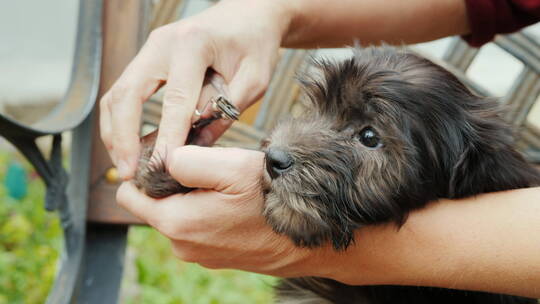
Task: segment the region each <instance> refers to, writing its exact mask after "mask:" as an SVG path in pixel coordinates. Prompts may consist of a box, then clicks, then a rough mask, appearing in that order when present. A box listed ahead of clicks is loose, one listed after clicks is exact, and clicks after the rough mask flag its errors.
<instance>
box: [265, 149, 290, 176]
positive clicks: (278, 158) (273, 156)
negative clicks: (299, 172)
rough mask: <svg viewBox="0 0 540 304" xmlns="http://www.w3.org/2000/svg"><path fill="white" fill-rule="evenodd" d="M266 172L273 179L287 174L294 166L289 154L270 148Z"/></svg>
mask: <svg viewBox="0 0 540 304" xmlns="http://www.w3.org/2000/svg"><path fill="white" fill-rule="evenodd" d="M265 160H266V171H267V172H268V174H269V175H270V177H271V178H272V179H274V178H277V177H279V176H281V175H282V174H283V173H285V172H287V171H288V170H289V169H291V167H292V166H293V164H294V160H293V158H292V157H291V155H290V154H289V153H287V152H286V151H283V150H281V149H278V148H270V149H268V150H267V151H266V156H265Z"/></svg>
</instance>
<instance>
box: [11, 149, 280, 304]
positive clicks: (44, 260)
mask: <svg viewBox="0 0 540 304" xmlns="http://www.w3.org/2000/svg"><path fill="white" fill-rule="evenodd" d="M13 157H14V156H13V154H8V153H6V152H2V151H0V304H7V303H9V304H12V303H15V304H17V303H29V304H33V303H43V302H44V301H45V299H46V297H47V294H48V292H49V289H50V288H51V287H52V283H53V281H54V277H55V274H56V271H57V260H58V257H59V253H60V252H61V248H62V229H61V227H60V223H59V220H58V217H57V216H56V214H55V213H48V212H46V211H45V209H44V208H43V198H44V185H43V183H42V182H41V181H40V180H39V179H38V178H36V177H35V174H34V173H32V174H30V175H31V176H34V177H33V178H32V177H31V178H30V179H29V180H30V182H29V184H28V195H27V196H26V197H24V198H23V199H22V200H21V201H18V200H15V199H13V198H10V197H9V196H8V195H7V192H6V189H5V187H4V176H5V173H6V168H7V166H8V164H9V162H10V161H11V160H12V159H13ZM19 160H20V159H19ZM24 166H25V168H26V169H27V170H28V172H32V169H31V168H30V167H29V165H28V164H27V163H24ZM128 244H129V245H128V254H127V256H128V259H127V265H126V270H125V274H124V282H123V285H122V298H121V302H122V303H130V304H131V303H156V304H157V303H159V304H162V303H163V304H169V303H170V304H173V303H178V304H188V303H189V304H232V303H234V304H243V303H246V304H267V303H271V302H272V285H274V284H275V282H276V279H275V278H272V277H268V276H262V275H257V274H252V273H247V272H241V271H233V270H207V269H204V268H202V267H200V266H198V265H197V264H188V263H183V262H181V261H179V260H177V259H176V258H175V257H174V256H173V254H172V251H171V249H170V245H169V241H168V240H167V239H166V238H164V237H163V236H161V235H160V234H159V233H157V232H156V231H155V230H153V229H151V228H148V227H133V228H132V229H131V230H130V233H129V240H128ZM96 292H99V291H96Z"/></svg>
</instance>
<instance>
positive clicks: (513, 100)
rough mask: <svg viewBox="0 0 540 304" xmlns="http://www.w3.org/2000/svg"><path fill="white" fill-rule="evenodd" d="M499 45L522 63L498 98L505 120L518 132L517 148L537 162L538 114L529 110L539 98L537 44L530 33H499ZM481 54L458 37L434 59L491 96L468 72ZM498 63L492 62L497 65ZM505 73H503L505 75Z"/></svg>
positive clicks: (539, 144) (539, 142) (539, 150)
mask: <svg viewBox="0 0 540 304" xmlns="http://www.w3.org/2000/svg"><path fill="white" fill-rule="evenodd" d="M493 44H494V45H496V46H497V47H498V48H500V49H501V50H503V51H504V52H505V53H507V54H508V55H510V56H512V57H513V58H515V59H516V60H517V61H519V62H521V63H522V68H521V70H520V71H519V74H518V76H517V77H515V78H514V79H512V77H511V75H507V78H508V79H507V81H508V82H510V86H509V87H510V89H509V90H507V92H506V93H505V94H504V95H503V96H496V97H500V101H501V102H502V103H503V104H504V105H505V107H506V110H507V112H506V117H505V118H506V119H507V121H508V122H509V123H511V124H512V125H513V126H514V127H515V128H516V130H517V131H518V134H519V136H518V142H517V145H518V147H519V148H520V149H521V150H522V151H524V152H525V155H526V156H527V157H529V158H530V160H532V161H534V162H539V163H540V113H535V114H534V115H535V116H533V114H532V113H531V112H532V110H533V108H534V106H535V105H536V104H538V103H539V100H540V98H539V97H540V43H539V41H538V40H536V39H535V38H534V37H532V36H531V35H528V34H526V33H524V32H519V33H515V34H510V35H500V36H498V37H497V38H496V39H495V40H494V42H493ZM480 56H482V52H481V49H476V48H471V47H470V46H468V45H467V44H466V43H465V42H464V41H463V40H461V39H460V38H457V37H455V38H453V40H452V41H451V43H450V46H449V47H448V48H447V50H446V53H445V54H444V56H443V58H442V60H437V59H433V58H432V59H433V60H434V61H436V62H437V63H439V64H441V65H442V66H444V67H445V68H447V69H449V70H451V71H452V72H453V73H454V74H455V75H456V76H457V77H458V78H459V79H460V80H461V81H463V82H464V83H465V84H467V85H468V86H469V87H470V88H471V89H472V90H473V91H474V92H476V93H477V94H480V95H484V96H493V95H494V93H492V92H491V91H490V90H489V89H487V88H485V87H484V86H482V85H481V84H479V83H478V82H477V81H474V80H473V79H471V77H469V75H468V71H469V69H470V68H471V66H472V65H473V64H474V61H475V60H478V59H479V57H480ZM497 64H498V62H493V65H497ZM505 76H506V75H505Z"/></svg>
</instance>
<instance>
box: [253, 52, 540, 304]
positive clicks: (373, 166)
mask: <svg viewBox="0 0 540 304" xmlns="http://www.w3.org/2000/svg"><path fill="white" fill-rule="evenodd" d="M315 65H316V67H317V68H318V69H319V71H320V73H315V75H318V76H311V77H307V78H306V77H304V78H303V79H302V80H301V82H302V83H303V86H304V88H305V91H306V93H307V97H308V100H309V101H310V103H311V108H312V110H311V111H309V112H308V113H306V115H304V116H303V117H302V118H300V119H296V120H289V121H286V122H283V123H281V124H280V125H278V126H277V127H276V128H275V130H274V131H273V132H272V134H271V136H270V139H269V141H268V143H267V144H266V145H265V146H266V147H265V149H266V150H268V151H269V150H272V149H278V150H280V151H284V152H286V153H288V154H289V156H290V157H291V158H292V160H293V165H292V166H291V167H290V169H288V170H287V171H285V172H283V173H282V174H280V175H279V176H277V177H274V178H271V177H270V176H269V175H268V174H267V175H265V176H264V177H263V179H262V184H263V188H264V194H265V208H264V215H265V217H266V219H267V221H268V223H269V224H270V225H271V226H272V227H273V229H274V230H275V231H276V232H278V233H282V234H285V235H287V236H289V237H290V238H291V239H292V240H293V241H294V242H295V244H296V245H298V246H305V247H316V246H320V245H322V244H324V243H326V242H331V243H332V245H333V246H334V248H335V249H336V250H343V249H346V248H347V247H348V246H349V245H350V244H351V243H352V242H353V241H354V231H355V230H356V229H358V228H360V227H362V226H365V225H370V224H377V223H383V222H389V221H393V222H395V223H396V224H397V225H398V227H399V226H400V225H402V224H403V223H404V221H405V220H406V218H407V214H408V213H409V212H410V211H411V210H414V209H418V208H421V207H423V206H425V205H426V204H427V203H428V202H430V201H434V200H436V199H438V198H462V197H467V196H471V195H474V194H478V193H484V192H493V191H500V190H507V189H516V188H524V187H531V186H536V185H540V174H539V172H538V171H537V170H536V169H534V168H533V167H532V166H531V165H529V164H527V162H526V161H525V160H524V159H523V157H522V156H521V155H520V153H518V152H517V151H516V150H515V149H514V145H513V144H514V143H513V135H512V130H511V128H510V127H509V126H508V125H507V124H505V123H504V121H503V120H502V118H501V115H500V111H499V109H498V108H499V106H498V104H497V102H496V101H494V100H491V99H487V98H481V97H478V96H475V95H474V94H472V93H471V92H470V91H469V90H468V89H467V88H466V87H465V86H464V85H463V84H462V83H461V82H460V81H459V80H458V79H457V78H456V77H455V76H454V75H452V74H451V73H449V72H448V71H446V70H445V69H443V68H441V67H440V66H438V65H436V64H434V63H432V62H431V61H429V60H427V59H424V58H421V57H419V56H417V55H414V54H412V53H408V52H405V51H397V50H395V49H393V48H389V47H383V48H368V49H364V50H356V51H355V54H354V56H353V57H352V58H350V59H348V60H345V61H342V62H339V63H333V62H331V61H327V60H322V61H318V62H316V63H315ZM366 127H369V128H371V130H373V131H374V132H375V133H376V134H377V135H378V137H379V138H380V144H379V145H377V146H376V147H374V148H372V147H366V146H365V145H363V144H362V143H361V141H360V140H359V136H360V133H361V132H362V130H364V129H365V128H366ZM267 169H268V168H267ZM277 291H278V298H279V299H280V301H281V302H282V303H411V304H412V303H414V304H421V303H536V301H535V300H532V299H525V298H518V297H513V296H506V295H495V294H489V293H481V292H465V291H457V290H449V289H441V288H420V287H397V286H374V287H354V286H347V285H344V284H340V283H338V282H335V281H331V280H326V279H319V278H298V279H287V280H284V281H283V282H282V284H281V285H280V286H279V287H278V289H277Z"/></svg>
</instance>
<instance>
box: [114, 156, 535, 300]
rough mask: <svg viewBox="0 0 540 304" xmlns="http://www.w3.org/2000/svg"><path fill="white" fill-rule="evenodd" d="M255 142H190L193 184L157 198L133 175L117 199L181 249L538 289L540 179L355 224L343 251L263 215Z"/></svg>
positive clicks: (386, 278) (400, 278)
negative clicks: (298, 240) (395, 218)
mask: <svg viewBox="0 0 540 304" xmlns="http://www.w3.org/2000/svg"><path fill="white" fill-rule="evenodd" d="M263 157H264V156H263V154H262V153H261V152H257V151H248V150H240V149H224V148H201V147H194V146H187V147H182V148H178V149H176V150H175V152H174V153H173V154H172V156H171V163H170V167H169V170H170V172H171V174H172V175H173V176H174V177H175V178H176V179H178V180H179V181H180V182H181V183H182V184H184V185H186V186H193V187H201V188H205V189H207V190H196V191H193V192H190V193H188V194H185V195H182V194H178V195H174V196H171V197H169V198H165V199H162V200H153V199H150V198H148V197H146V196H145V195H143V194H141V193H140V192H138V191H137V189H136V188H135V187H134V186H133V185H132V184H131V183H125V184H123V185H122V187H121V188H120V190H119V192H118V197H117V199H118V202H119V203H120V204H121V205H122V206H124V207H125V208H127V209H128V210H130V211H131V212H132V213H134V214H135V215H137V216H138V217H140V218H141V219H142V220H144V221H146V222H148V223H149V224H150V225H152V226H154V227H155V228H156V229H157V230H159V231H160V232H161V233H163V234H164V235H166V236H167V237H168V238H169V239H171V244H172V248H173V251H174V252H175V254H176V256H177V257H179V258H180V259H183V260H187V261H190V262H197V263H200V264H201V265H203V266H205V267H210V268H235V269H242V270H247V271H253V272H259V273H265V274H271V275H276V276H283V277H294V276H320V277H327V278H332V279H335V280H338V281H341V282H344V283H348V284H354V285H373V284H396V285H423V286H438V287H447V288H457V289H469V290H481V291H492V292H502V293H509V294H516V295H521V296H530V297H540V289H539V288H538V286H540V254H539V252H540V188H530V189H521V190H513V191H507V192H500V193H491V194H484V195H480V196H478V197H474V198H467V199H462V200H441V201H440V202H434V203H432V204H430V205H429V206H428V207H427V208H425V209H422V210H419V211H415V212H413V213H411V215H410V217H409V219H408V220H407V222H406V223H405V225H404V226H403V227H402V228H401V229H400V230H397V228H396V226H395V225H393V224H384V225H378V226H368V227H363V228H361V229H360V230H359V231H358V232H357V233H356V243H355V244H354V245H352V246H351V247H350V248H349V249H348V250H347V251H345V252H336V251H334V250H333V249H332V247H331V246H324V247H322V248H317V249H313V250H310V249H305V248H297V247H295V246H294V245H293V244H292V242H291V241H290V240H289V239H288V238H286V237H284V236H282V235H278V234H275V233H274V232H273V231H272V230H271V229H270V227H269V226H268V225H267V224H266V223H265V220H264V218H263V216H262V214H261V213H262V211H261V210H262V204H263V198H262V195H261V189H260V185H259V178H260V176H261V174H262V171H263Z"/></svg>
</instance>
